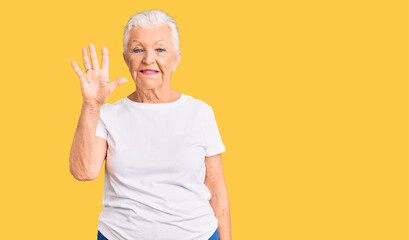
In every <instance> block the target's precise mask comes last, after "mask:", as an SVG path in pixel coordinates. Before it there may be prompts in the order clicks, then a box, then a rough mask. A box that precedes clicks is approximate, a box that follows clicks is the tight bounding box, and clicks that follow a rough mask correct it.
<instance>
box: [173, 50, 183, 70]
mask: <svg viewBox="0 0 409 240" xmlns="http://www.w3.org/2000/svg"><path fill="white" fill-rule="evenodd" d="M181 59H182V52H181V51H178V52H177V55H176V64H175V67H174V68H173V69H172V72H176V68H177V67H178V66H179V63H180V60H181Z"/></svg>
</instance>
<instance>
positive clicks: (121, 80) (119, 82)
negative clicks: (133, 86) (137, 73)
mask: <svg viewBox="0 0 409 240" xmlns="http://www.w3.org/2000/svg"><path fill="white" fill-rule="evenodd" d="M126 82H128V79H126V77H119V78H117V79H115V80H114V81H112V82H110V83H109V86H110V88H111V91H114V90H115V88H117V87H119V86H120V85H122V84H124V83H126Z"/></svg>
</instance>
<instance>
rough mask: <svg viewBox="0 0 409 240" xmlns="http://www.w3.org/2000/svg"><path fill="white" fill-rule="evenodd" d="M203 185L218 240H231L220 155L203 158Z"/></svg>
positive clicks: (227, 199)
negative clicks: (211, 209) (208, 194)
mask: <svg viewBox="0 0 409 240" xmlns="http://www.w3.org/2000/svg"><path fill="white" fill-rule="evenodd" d="M205 164H206V178H205V182H204V183H205V185H206V186H207V188H208V189H209V191H210V193H211V194H212V197H211V199H210V205H211V206H212V208H213V211H214V213H215V215H216V218H217V220H218V221H219V240H231V220H230V204H229V197H228V195H227V187H226V182H225V180H224V174H223V164H222V154H221V153H220V154H217V155H214V156H211V157H205Z"/></svg>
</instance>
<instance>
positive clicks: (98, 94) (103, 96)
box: [70, 44, 128, 181]
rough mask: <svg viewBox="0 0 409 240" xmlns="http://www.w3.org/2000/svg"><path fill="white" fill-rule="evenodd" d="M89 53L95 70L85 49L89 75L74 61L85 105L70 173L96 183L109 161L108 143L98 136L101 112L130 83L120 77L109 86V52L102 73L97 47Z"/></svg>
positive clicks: (72, 150)
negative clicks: (107, 159)
mask: <svg viewBox="0 0 409 240" xmlns="http://www.w3.org/2000/svg"><path fill="white" fill-rule="evenodd" d="M89 49H90V50H89V51H90V55H91V62H92V66H93V68H91V64H90V63H89V60H88V54H87V49H86V48H83V49H82V56H83V61H84V67H85V69H86V73H85V74H84V73H83V72H82V71H81V69H79V67H78V66H77V64H76V63H75V61H74V60H72V61H71V65H72V67H73V68H74V71H75V72H76V73H77V75H78V77H79V79H80V84H81V92H82V97H83V104H82V109H81V115H80V118H79V120H78V125H77V129H76V131H75V135H74V140H73V142H72V146H71V151H70V172H71V174H72V175H73V176H74V178H75V179H77V180H81V181H87V180H93V179H95V178H97V177H98V175H99V172H100V171H101V167H102V163H103V162H104V159H105V157H106V151H107V141H106V140H105V139H103V138H101V137H97V136H96V135H95V134H96V128H97V124H98V119H99V115H100V110H101V107H102V105H103V104H104V103H105V102H106V101H107V100H108V98H109V96H110V95H111V94H112V92H113V91H114V89H115V88H117V87H118V86H120V85H122V84H123V83H125V82H127V81H128V80H127V79H126V78H124V77H119V78H117V79H115V80H114V81H112V82H109V77H108V75H109V74H108V65H109V60H108V50H107V49H106V47H102V65H101V69H100V68H99V65H98V59H97V54H96V52H95V47H94V45H92V44H89Z"/></svg>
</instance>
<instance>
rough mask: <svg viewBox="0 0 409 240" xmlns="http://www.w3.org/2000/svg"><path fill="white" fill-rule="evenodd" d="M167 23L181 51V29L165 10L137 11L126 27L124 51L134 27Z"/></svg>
mask: <svg viewBox="0 0 409 240" xmlns="http://www.w3.org/2000/svg"><path fill="white" fill-rule="evenodd" d="M160 24H167V25H168V26H169V27H170V29H171V31H172V40H173V45H174V47H175V50H176V51H179V31H178V25H177V23H176V21H175V20H174V19H173V18H172V17H171V16H168V15H167V14H166V13H165V12H164V11H163V10H147V11H143V12H140V13H135V14H134V15H132V17H131V18H130V19H129V21H128V23H127V24H126V26H125V29H124V43H123V44H124V53H126V48H127V46H126V44H127V40H128V39H127V37H128V34H129V32H130V31H131V30H132V29H133V28H137V27H143V28H149V27H153V26H155V25H160Z"/></svg>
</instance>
